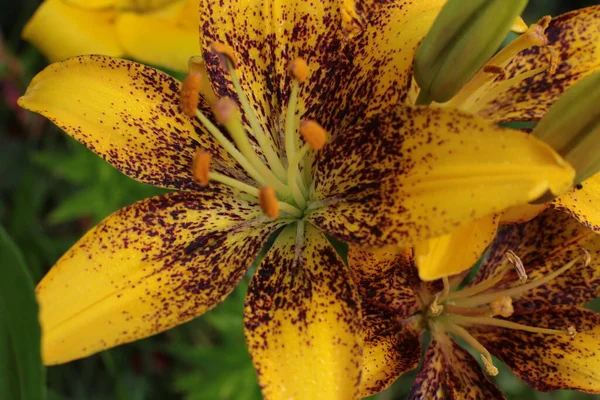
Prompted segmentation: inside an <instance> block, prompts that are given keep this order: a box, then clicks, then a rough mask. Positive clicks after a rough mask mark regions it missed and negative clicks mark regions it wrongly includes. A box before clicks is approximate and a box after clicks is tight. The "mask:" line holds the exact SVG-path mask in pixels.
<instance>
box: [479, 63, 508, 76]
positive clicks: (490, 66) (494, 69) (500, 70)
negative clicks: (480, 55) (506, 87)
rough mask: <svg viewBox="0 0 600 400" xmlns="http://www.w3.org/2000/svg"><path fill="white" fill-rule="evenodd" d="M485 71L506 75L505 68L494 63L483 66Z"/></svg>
mask: <svg viewBox="0 0 600 400" xmlns="http://www.w3.org/2000/svg"><path fill="white" fill-rule="evenodd" d="M483 72H485V73H486V74H494V75H502V76H503V75H504V74H505V72H504V68H502V67H501V66H499V65H494V64H486V65H484V66H483Z"/></svg>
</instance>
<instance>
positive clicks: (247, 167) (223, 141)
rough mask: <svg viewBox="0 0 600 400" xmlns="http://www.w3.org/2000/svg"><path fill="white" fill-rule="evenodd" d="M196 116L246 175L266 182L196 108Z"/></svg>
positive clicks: (261, 182)
mask: <svg viewBox="0 0 600 400" xmlns="http://www.w3.org/2000/svg"><path fill="white" fill-rule="evenodd" d="M196 118H198V120H199V121H200V123H201V124H202V125H204V127H205V128H206V129H207V130H208V131H209V132H210V133H211V134H212V135H213V137H214V138H215V139H216V141H217V142H219V144H220V145H221V146H223V148H224V149H225V150H226V151H227V152H228V153H229V154H230V155H231V156H232V157H233V158H234V159H235V160H236V161H237V162H238V163H239V164H240V165H241V166H242V168H244V170H246V172H247V173H248V175H250V176H251V177H252V179H254V180H255V181H257V182H258V183H259V184H261V185H264V184H266V180H265V178H264V177H262V175H260V174H259V173H258V171H257V170H256V169H255V168H254V167H253V166H252V164H250V162H248V160H247V159H246V157H244V156H243V155H242V153H240V152H239V150H238V149H236V147H235V146H234V145H233V144H232V143H231V142H230V141H229V140H227V138H226V137H225V136H224V135H223V133H222V132H221V131H220V130H219V128H217V127H216V126H215V125H214V124H213V123H212V122H211V121H210V120H209V119H208V118H207V117H206V116H205V115H204V114H202V113H201V112H200V110H196Z"/></svg>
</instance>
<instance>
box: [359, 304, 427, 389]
mask: <svg viewBox="0 0 600 400" xmlns="http://www.w3.org/2000/svg"><path fill="white" fill-rule="evenodd" d="M362 310H363V335H364V339H363V347H364V348H363V354H364V356H363V369H362V376H361V397H367V396H372V395H374V394H376V393H379V392H381V391H382V390H384V389H386V388H387V387H389V386H390V385H391V384H392V383H394V381H395V380H396V379H397V378H398V377H399V376H400V375H402V374H403V373H405V372H408V371H410V370H413V369H415V368H417V366H418V365H419V359H420V358H421V343H420V341H419V336H420V335H421V333H422V329H421V328H420V327H419V326H418V323H417V322H416V321H415V320H411V319H408V320H403V319H402V318H401V317H399V316H398V315H396V314H393V313H390V312H389V311H386V310H384V309H383V308H380V307H377V306H374V305H372V304H370V303H367V302H366V301H363V307H362Z"/></svg>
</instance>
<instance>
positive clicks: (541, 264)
mask: <svg viewBox="0 0 600 400" xmlns="http://www.w3.org/2000/svg"><path fill="white" fill-rule="evenodd" d="M582 248H583V249H585V250H587V251H588V252H589V254H590V263H589V265H585V263H584V260H583V256H584V253H583V252H582V250H581V249H582ZM509 250H510V251H513V252H514V253H515V254H516V255H517V256H518V257H520V258H521V261H522V262H523V265H524V267H525V270H526V272H527V275H528V281H529V282H535V281H536V280H537V279H542V278H543V277H544V276H546V275H548V274H550V273H551V272H553V271H555V270H557V269H559V268H561V267H563V266H564V265H566V264H567V263H569V262H571V261H573V260H575V259H576V258H578V257H579V258H580V261H579V262H577V263H576V264H575V265H573V266H572V267H571V268H570V269H568V270H567V271H565V272H563V273H562V274H560V275H558V276H557V277H556V278H554V279H552V280H551V281H550V282H548V283H546V284H544V285H542V286H539V287H537V288H535V289H532V290H528V291H526V292H524V293H521V294H518V295H516V296H514V297H513V306H514V308H515V310H516V311H521V312H530V311H534V310H537V309H540V308H545V307H550V306H555V305H584V304H586V303H587V302H589V301H591V300H593V299H594V298H596V296H598V294H600V289H599V287H600V236H599V235H597V234H596V233H595V232H593V231H591V230H589V229H587V228H586V227H585V226H583V225H581V224H580V223H579V222H578V221H577V220H575V219H574V218H572V217H571V216H570V215H567V214H565V213H563V212H559V211H556V210H552V209H549V210H547V211H545V212H544V213H542V214H540V216H538V217H537V218H535V219H533V220H531V221H530V222H526V223H524V224H520V225H511V226H506V227H504V228H502V229H501V230H500V232H499V233H498V237H497V238H496V240H495V241H494V243H493V244H492V246H491V247H490V252H489V254H488V256H487V258H486V260H485V262H484V263H483V264H482V266H481V268H480V270H479V273H478V275H477V276H476V277H475V279H474V280H473V282H472V284H475V283H477V282H481V281H482V280H484V279H486V278H488V277H491V276H492V275H494V274H496V273H497V272H498V269H499V268H501V267H503V266H505V265H507V261H506V260H505V257H504V254H505V253H506V252H507V251H509ZM518 285H519V282H518V277H517V275H516V273H511V274H508V275H507V276H506V277H505V279H504V280H503V282H502V283H501V284H499V285H498V288H504V287H511V286H518Z"/></svg>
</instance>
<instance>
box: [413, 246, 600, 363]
mask: <svg viewBox="0 0 600 400" xmlns="http://www.w3.org/2000/svg"><path fill="white" fill-rule="evenodd" d="M582 251H583V253H584V254H583V255H581V256H579V257H577V258H575V259H573V260H571V261H570V262H569V263H567V264H565V265H564V266H562V267H561V268H559V269H557V270H555V271H553V272H551V273H549V274H547V275H545V276H543V277H541V278H538V279H536V280H534V281H531V282H527V274H526V272H525V267H524V266H523V263H522V262H521V260H520V259H519V257H517V255H516V254H515V253H513V252H512V251H508V252H507V253H506V254H505V257H506V259H507V261H508V262H507V263H506V264H504V265H503V266H501V267H500V268H498V270H497V271H496V272H495V274H493V275H492V276H490V277H488V278H486V279H485V280H483V281H481V282H479V283H477V284H475V285H473V286H469V287H466V288H464V289H462V290H458V291H455V292H451V291H450V283H449V280H448V278H444V279H443V281H444V289H443V290H442V291H441V292H440V293H438V294H436V295H435V296H434V298H433V300H432V301H431V302H430V304H429V308H428V310H427V311H426V312H425V319H426V321H427V322H428V323H429V326H430V328H431V329H432V330H435V331H442V332H448V333H451V334H454V335H455V336H458V337H460V338H461V339H463V340H464V341H465V342H467V343H468V344H469V345H470V346H472V347H473V348H474V349H475V350H477V351H478V352H479V353H480V355H481V359H482V361H483V364H484V367H485V370H486V371H487V372H488V373H489V374H490V375H497V374H498V369H497V368H496V367H495V366H494V364H493V362H492V357H491V355H490V353H489V351H488V350H487V349H486V348H485V347H484V346H483V345H482V344H481V343H479V342H478V341H477V340H476V339H475V338H474V337H473V336H472V335H471V334H470V333H469V331H468V328H469V327H472V326H474V325H480V326H481V325H487V326H495V327H500V328H505V329H516V330H522V331H526V332H532V333H542V334H548V335H568V336H570V337H574V336H575V335H576V334H577V331H576V329H575V327H573V326H565V327H564V329H549V328H540V327H533V326H528V325H523V324H519V323H516V322H513V321H510V320H506V319H504V318H508V317H510V316H512V315H513V312H514V309H513V303H512V300H513V298H519V297H520V296H522V295H523V294H524V293H525V292H527V291H529V290H532V289H535V288H537V287H539V286H542V285H544V284H546V283H548V282H550V281H552V280H553V279H555V278H556V277H557V276H559V275H560V274H562V273H564V272H565V271H567V270H568V269H569V268H571V267H573V266H574V265H575V264H577V263H578V262H580V261H581V260H583V262H584V264H585V265H586V266H587V265H588V264H589V263H590V254H589V253H588V252H587V251H586V250H584V249H582ZM513 268H515V269H516V271H517V274H518V275H519V284H518V285H515V286H510V287H508V288H502V289H495V287H496V286H497V285H498V284H499V283H500V282H502V281H503V278H505V276H506V274H507V273H508V272H509V271H510V270H511V269H513ZM504 282H506V280H504Z"/></svg>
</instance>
